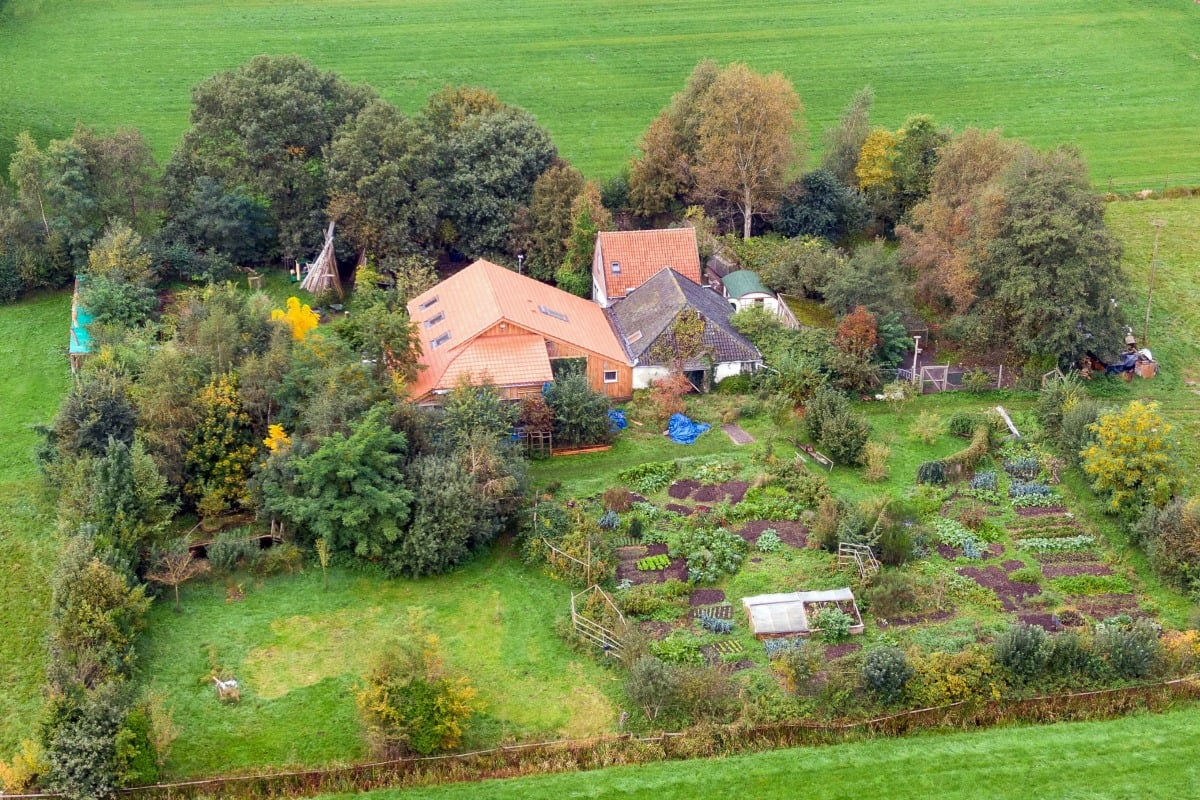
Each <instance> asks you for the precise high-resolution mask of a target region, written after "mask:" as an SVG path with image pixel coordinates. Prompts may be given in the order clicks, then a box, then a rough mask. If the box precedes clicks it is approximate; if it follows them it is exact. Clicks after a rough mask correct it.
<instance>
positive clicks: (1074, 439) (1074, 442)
mask: <svg viewBox="0 0 1200 800" xmlns="http://www.w3.org/2000/svg"><path fill="white" fill-rule="evenodd" d="M1099 418H1100V404H1099V403H1097V402H1096V401H1095V400H1093V399H1091V398H1090V397H1085V398H1083V399H1081V400H1079V401H1078V402H1077V403H1075V405H1073V406H1072V407H1071V408H1069V409H1067V410H1066V411H1064V412H1063V417H1062V424H1061V426H1060V427H1059V430H1058V446H1059V447H1060V448H1061V449H1062V451H1063V453H1065V454H1066V455H1067V457H1068V458H1070V459H1071V462H1072V463H1073V464H1078V463H1079V462H1080V458H1081V456H1082V454H1083V451H1085V450H1087V449H1088V448H1089V447H1091V446H1092V444H1093V443H1094V442H1095V441H1096V433H1095V429H1094V428H1093V427H1092V426H1093V425H1095V424H1096V420H1097V419H1099Z"/></svg>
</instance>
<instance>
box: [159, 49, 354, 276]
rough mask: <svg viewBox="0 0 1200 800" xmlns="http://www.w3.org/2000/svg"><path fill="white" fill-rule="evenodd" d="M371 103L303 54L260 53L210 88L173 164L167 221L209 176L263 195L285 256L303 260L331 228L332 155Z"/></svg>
mask: <svg viewBox="0 0 1200 800" xmlns="http://www.w3.org/2000/svg"><path fill="white" fill-rule="evenodd" d="M372 99H374V92H372V91H371V89H369V88H368V87H366V86H361V85H352V84H349V83H347V82H345V81H344V80H342V79H341V78H340V77H339V76H338V75H336V74H335V73H332V72H322V71H321V70H319V69H317V68H316V67H315V66H313V65H312V64H311V63H309V62H308V61H305V60H304V59H302V58H300V57H298V56H256V57H254V58H252V59H250V60H249V61H248V62H246V63H245V64H243V65H242V66H240V67H238V68H236V69H234V70H230V71H228V72H221V73H218V74H216V75H214V76H213V77H211V78H209V79H207V80H205V81H203V82H202V83H200V84H199V85H197V86H196V87H195V88H194V89H193V90H192V111H191V126H190V127H189V128H188V129H187V131H185V132H184V134H183V138H182V139H181V140H180V143H179V145H178V146H177V147H176V148H175V151H174V153H173V154H172V156H171V159H170V161H169V162H168V163H167V166H166V170H165V174H164V193H165V199H166V201H167V208H168V217H170V216H171V215H172V214H173V213H174V212H175V211H176V210H177V209H179V208H181V207H182V206H183V205H184V204H185V203H186V201H187V200H188V199H189V198H190V197H191V195H192V192H193V190H194V189H195V188H196V180H197V179H198V178H200V177H203V176H207V177H210V178H212V179H214V180H216V181H217V182H219V183H220V185H221V187H222V189H223V190H224V191H225V192H227V193H231V192H234V191H239V190H241V191H246V192H247V193H248V195H249V196H260V197H262V198H264V199H265V201H266V207H267V208H268V209H269V211H270V215H271V222H272V224H273V227H274V228H275V229H276V230H277V231H278V232H279V243H280V246H281V247H282V248H283V251H284V253H285V255H291V256H299V255H303V254H304V253H305V252H307V251H309V250H310V249H312V248H314V247H316V246H317V244H318V242H319V240H320V236H321V234H322V232H323V231H324V229H325V224H324V212H325V208H326V206H327V205H328V201H329V197H328V188H327V183H326V181H327V178H326V172H325V170H324V168H323V163H322V159H323V157H324V151H325V148H326V147H328V146H329V144H330V143H331V142H332V141H333V139H334V137H335V136H336V135H337V133H338V130H339V129H340V128H341V127H342V126H343V125H344V124H346V122H348V121H349V120H350V119H352V118H353V117H354V116H355V115H356V114H357V113H359V112H360V111H362V110H363V109H364V108H365V107H366V106H367V104H368V103H369V102H370V101H371V100H372Z"/></svg>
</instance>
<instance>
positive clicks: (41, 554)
mask: <svg viewBox="0 0 1200 800" xmlns="http://www.w3.org/2000/svg"><path fill="white" fill-rule="evenodd" d="M70 309H71V296H70V294H68V293H60V294H48V295H40V296H38V297H34V298H31V299H28V300H26V301H24V302H22V303H18V304H16V305H11V306H4V305H0V364H3V366H4V370H3V372H4V380H3V381H0V627H2V628H3V630H4V633H3V635H0V719H2V720H4V723H3V724H0V758H6V757H7V755H8V753H9V752H10V751H11V750H12V749H13V747H14V746H15V745H16V744H17V742H19V741H20V740H21V739H22V738H23V737H25V736H28V735H30V734H31V733H32V731H33V725H34V724H35V723H36V721H37V716H38V711H39V709H40V708H41V703H42V694H41V686H42V677H43V675H42V671H43V669H44V668H45V659H44V656H43V651H44V647H45V643H44V640H43V636H44V634H45V629H46V625H47V624H48V619H47V615H48V613H49V601H50V591H49V586H48V580H49V574H50V571H51V569H52V568H53V564H54V559H55V557H56V550H57V539H56V537H55V535H54V507H53V505H52V504H51V503H50V502H49V501H48V500H47V499H46V498H45V496H44V493H45V490H44V488H43V486H42V483H41V479H40V478H39V477H38V474H37V468H36V467H35V466H34V464H33V456H32V450H33V447H34V444H35V443H36V440H37V436H36V434H35V433H34V432H33V430H31V428H30V425H31V424H33V423H36V422H48V421H49V420H50V419H51V418H52V417H53V416H54V412H55V411H56V410H57V408H58V404H59V401H60V400H61V399H62V395H63V394H64V393H65V391H66V388H67V385H68V383H69V381H70V369H69V368H68V366H67V354H66V351H67V320H68V317H69V316H70Z"/></svg>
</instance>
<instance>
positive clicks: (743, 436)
mask: <svg viewBox="0 0 1200 800" xmlns="http://www.w3.org/2000/svg"><path fill="white" fill-rule="evenodd" d="M721 430H723V431H725V433H727V434H729V438H730V439H732V440H733V443H734V444H750V443H751V442H753V441H754V437H753V436H751V435H750V434H748V433H746V432H745V431H744V430H742V429H741V428H739V427H738V426H737V425H722V426H721Z"/></svg>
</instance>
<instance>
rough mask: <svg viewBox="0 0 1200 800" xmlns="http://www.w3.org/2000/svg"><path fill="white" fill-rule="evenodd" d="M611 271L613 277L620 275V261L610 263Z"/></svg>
mask: <svg viewBox="0 0 1200 800" xmlns="http://www.w3.org/2000/svg"><path fill="white" fill-rule="evenodd" d="M612 271H613V275H620V274H621V262H620V261H614V262H612Z"/></svg>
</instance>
